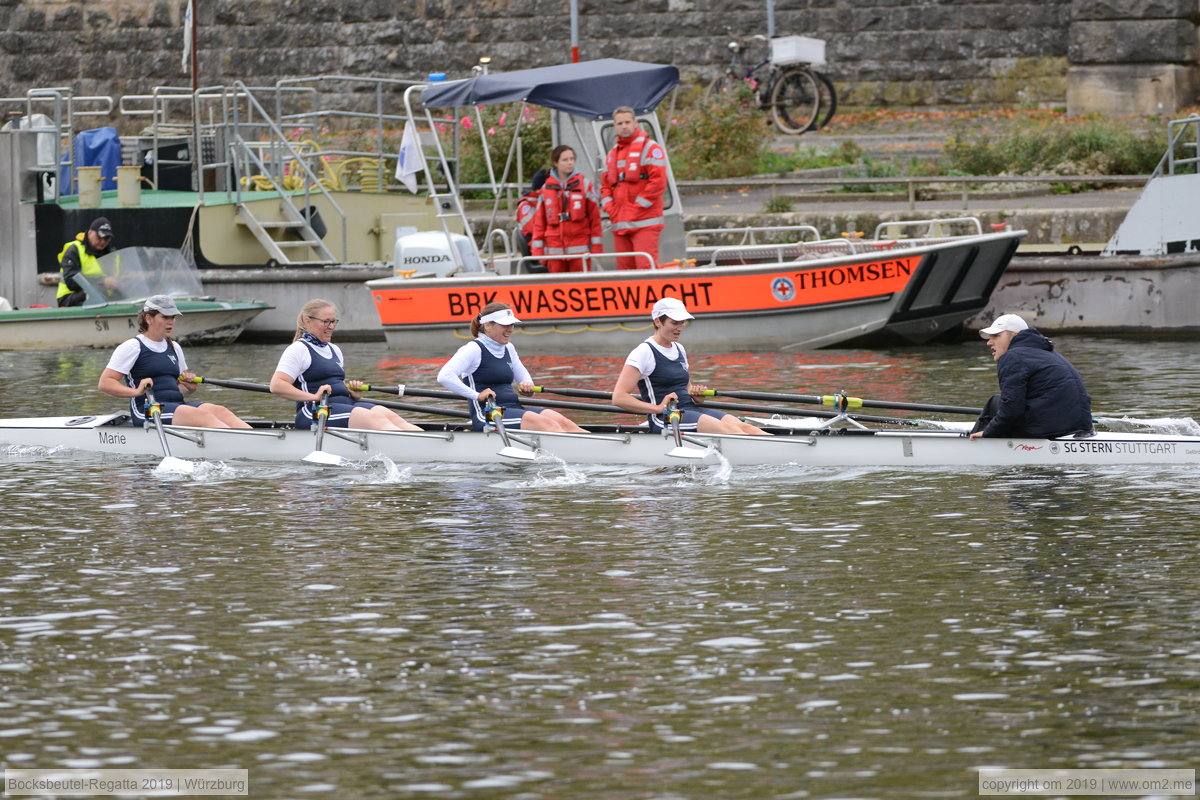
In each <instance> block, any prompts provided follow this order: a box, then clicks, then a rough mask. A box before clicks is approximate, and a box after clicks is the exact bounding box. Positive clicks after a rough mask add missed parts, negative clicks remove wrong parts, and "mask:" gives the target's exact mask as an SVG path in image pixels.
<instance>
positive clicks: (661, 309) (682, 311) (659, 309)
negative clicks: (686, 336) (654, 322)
mask: <svg viewBox="0 0 1200 800" xmlns="http://www.w3.org/2000/svg"><path fill="white" fill-rule="evenodd" d="M659 317H670V318H671V319H673V320H675V321H676V322H683V321H684V320H685V319H695V317H693V316H692V315H691V314H690V313H688V310H687V308H686V307H685V306H684V305H683V301H682V300H680V299H678V298H676V297H664V298H663V299H661V300H659V301H658V302H657V303H655V304H654V308H652V309H650V319H658V318H659Z"/></svg>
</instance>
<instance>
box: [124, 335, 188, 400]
mask: <svg viewBox="0 0 1200 800" xmlns="http://www.w3.org/2000/svg"><path fill="white" fill-rule="evenodd" d="M137 343H138V347H139V348H141V350H140V351H139V352H138V357H137V360H135V361H134V362H133V366H132V367H130V368H129V376H128V377H127V378H126V383H127V384H128V385H129V386H130V388H133V389H136V388H137V386H138V384H140V383H141V382H142V381H143V380H145V379H146V378H153V379H154V388H153V390H152V391H153V392H154V399H155V400H157V401H158V402H159V403H182V402H184V400H183V392H181V391H179V359H178V358H176V356H175V346H174V345H173V344H172V343H171V342H169V341H168V342H167V349H166V350H164V351H163V352H161V353H156V352H154V351H153V350H151V349H150V348H149V347H147V346H146V343H145V342H144V341H142V339H141V337H138V338H137ZM129 408H130V410H132V411H133V412H134V414H136V415H138V416H142V417H144V416H145V415H146V395H144V394H143V395H138V396H137V397H131V398H129Z"/></svg>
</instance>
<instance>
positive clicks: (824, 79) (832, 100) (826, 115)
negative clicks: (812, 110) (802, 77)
mask: <svg viewBox="0 0 1200 800" xmlns="http://www.w3.org/2000/svg"><path fill="white" fill-rule="evenodd" d="M812 73H813V75H815V76H817V89H818V90H820V92H821V111H820V115H819V116H820V118H821V119H820V121H819V122H818V123H817V130H820V129H821V128H824V127H825V126H826V125H828V124H829V120H831V119H833V115H834V114H835V113H836V112H837V90H835V89H834V88H833V81H831V80H829V77H828V76H827V75H826V74H825V73H824V72H817V71H816V70H815V69H814V70H813V71H812Z"/></svg>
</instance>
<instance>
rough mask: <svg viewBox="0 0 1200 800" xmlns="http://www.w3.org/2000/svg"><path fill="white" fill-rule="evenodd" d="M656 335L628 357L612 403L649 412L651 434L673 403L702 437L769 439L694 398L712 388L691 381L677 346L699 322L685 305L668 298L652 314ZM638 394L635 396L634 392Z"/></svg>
mask: <svg viewBox="0 0 1200 800" xmlns="http://www.w3.org/2000/svg"><path fill="white" fill-rule="evenodd" d="M650 319H651V320H652V321H653V322H654V335H653V336H651V337H650V338H649V339H647V340H646V341H644V342H642V343H641V344H639V345H638V346H637V347H635V348H633V352H631V353H630V354H629V357H628V358H626V359H625V365H624V366H623V367H621V374H620V375H619V376H618V377H617V385H616V386H614V387H613V392H612V400H613V403H614V404H615V405H617V406H620V407H621V408H623V409H625V410H626V411H633V412H637V413H639V414H645V415H646V419H647V420H648V421H649V423H650V430H651V431H655V432H657V431H661V430H662V429H663V428H664V427H666V424H665V422H664V420H663V415H664V414H665V413H666V411H667V407H668V406H669V405H670V403H671V401H672V400H674V401H675V402H676V406H677V408H678V409H679V411H680V422H679V427H680V429H681V430H685V431H697V432H698V433H748V434H761V435H767V432H766V431H764V430H762V429H761V428H756V427H755V426H753V425H751V424H750V423H748V422H742V421H741V420H740V419H738V418H737V417H735V416H734V415H733V414H726V413H725V412H723V411H714V410H712V409H708V408H700V407H699V406H698V405H696V401H695V400H694V399H693V398H692V395H693V394H697V393H699V392H703V391H704V390H705V389H707V388H708V387H706V386H704V385H703V384H698V383H691V382H690V378H689V371H688V359H687V352H686V351H685V350H684V349H683V345H681V344H680V343H679V337H680V336H681V335H682V334H683V329H684V328H686V327H687V324H688V320H692V319H695V317H693V316H692V315H691V313H690V312H689V311H688V310H687V307H686V306H684V304H683V301H682V300H679V299H677V298H674V297H664V298H662V299H661V300H659V301H658V302H657V303H655V304H654V308H653V309H651V311H650ZM635 391H637V392H638V395H639V396H637V397H635V396H634V392H635Z"/></svg>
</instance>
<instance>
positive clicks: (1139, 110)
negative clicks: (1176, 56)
mask: <svg viewBox="0 0 1200 800" xmlns="http://www.w3.org/2000/svg"><path fill="white" fill-rule="evenodd" d="M1198 89H1200V79H1198V75H1197V69H1196V68H1195V67H1186V66H1182V65H1179V64H1124V65H1107V66H1073V67H1071V68H1070V69H1068V70H1067V113H1068V114H1070V115H1072V116H1077V115H1081V114H1092V113H1101V114H1112V113H1119V114H1173V113H1175V112H1176V111H1178V110H1179V109H1181V108H1184V107H1186V106H1189V105H1191V104H1193V103H1195V102H1196V99H1195V98H1196V93H1197V90H1198Z"/></svg>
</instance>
